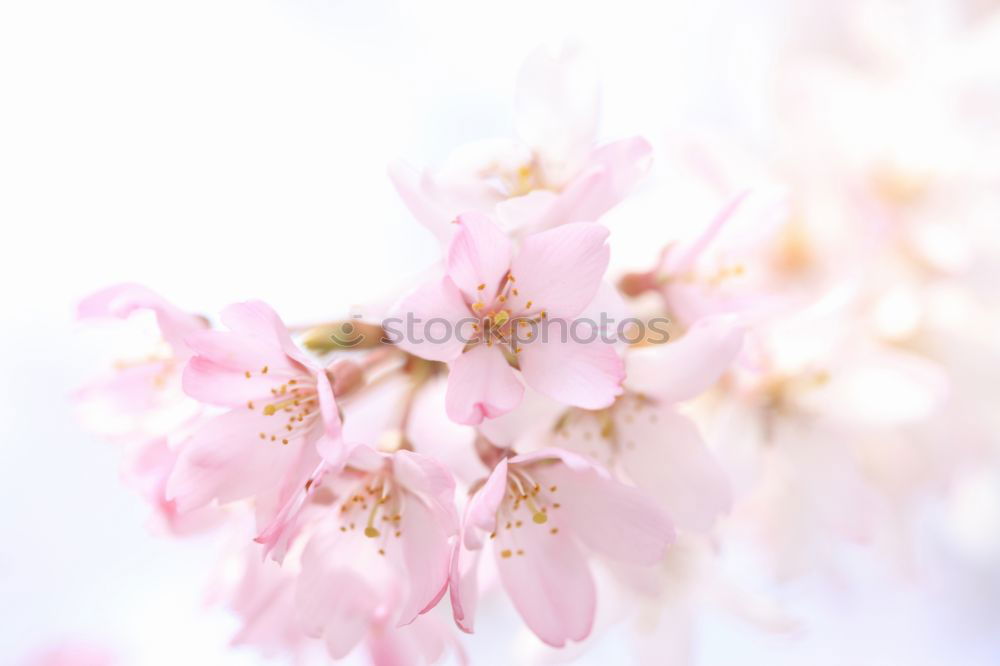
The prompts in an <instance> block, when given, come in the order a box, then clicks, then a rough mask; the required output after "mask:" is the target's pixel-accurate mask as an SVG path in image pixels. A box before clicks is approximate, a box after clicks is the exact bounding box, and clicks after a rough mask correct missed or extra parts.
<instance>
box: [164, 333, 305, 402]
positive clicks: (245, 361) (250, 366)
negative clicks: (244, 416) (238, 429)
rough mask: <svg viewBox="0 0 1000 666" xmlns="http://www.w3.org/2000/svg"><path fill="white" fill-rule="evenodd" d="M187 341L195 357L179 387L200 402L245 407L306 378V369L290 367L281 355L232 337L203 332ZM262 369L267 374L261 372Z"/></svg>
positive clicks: (271, 397)
mask: <svg viewBox="0 0 1000 666" xmlns="http://www.w3.org/2000/svg"><path fill="white" fill-rule="evenodd" d="M187 340H188V342H189V343H190V344H191V346H192V348H193V349H194V350H195V351H196V352H197V354H198V355H197V356H194V357H192V358H191V360H189V361H188V363H187V365H186V366H185V367H184V374H183V378H182V380H181V381H182V386H183V387H184V392H185V393H187V394H188V395H189V396H191V397H192V398H194V399H196V400H199V401H200V402H204V403H208V404H210V405H221V406H225V407H245V406H246V404H247V403H248V402H252V401H258V402H262V401H265V400H268V401H269V400H271V399H273V398H274V395H273V394H272V393H271V390H272V389H275V388H277V387H278V386H280V385H281V384H284V383H285V382H287V381H288V380H289V379H299V378H302V377H304V376H306V374H305V368H303V367H302V366H299V365H298V364H297V363H296V364H295V365H294V366H293V365H291V364H290V363H289V359H288V357H287V356H285V355H284V354H283V353H280V352H276V351H275V350H273V349H267V348H264V347H261V346H260V345H257V344H256V343H255V342H253V341H251V340H248V339H247V338H244V337H242V336H239V335H235V334H233V333H225V332H222V331H203V332H200V333H196V334H194V335H189V336H188V337H187ZM265 367H266V368H267V373H264V372H262V370H263V369H264V368H265ZM247 373H250V377H247Z"/></svg>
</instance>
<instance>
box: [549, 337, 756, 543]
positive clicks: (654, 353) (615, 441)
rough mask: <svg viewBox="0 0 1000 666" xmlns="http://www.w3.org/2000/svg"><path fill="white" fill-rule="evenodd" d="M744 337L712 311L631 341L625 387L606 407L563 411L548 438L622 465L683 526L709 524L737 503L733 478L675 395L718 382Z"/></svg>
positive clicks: (600, 460)
mask: <svg viewBox="0 0 1000 666" xmlns="http://www.w3.org/2000/svg"><path fill="white" fill-rule="evenodd" d="M742 341H743V330H742V329H740V328H739V327H736V326H734V325H732V323H731V322H729V321H728V319H725V318H713V319H711V320H702V322H699V324H696V325H695V326H693V327H692V328H691V330H690V331H688V333H687V334H685V335H684V337H682V338H681V339H680V340H678V341H676V342H672V343H670V344H666V345H652V346H649V347H639V348H635V349H629V350H628V352H627V353H626V355H625V360H626V367H627V368H628V369H629V377H628V379H627V380H626V382H625V388H626V392H625V393H624V394H623V395H622V396H621V397H619V398H618V399H617V400H616V401H615V403H614V404H613V405H612V406H611V407H609V408H607V409H605V410H600V411H586V410H580V409H574V410H570V411H568V412H566V413H564V414H563V415H562V417H561V418H560V419H559V421H558V422H557V424H556V426H555V428H554V429H552V430H550V431H549V432H550V433H551V434H549V435H548V436H547V438H546V442H547V444H548V445H549V446H559V447H561V448H564V449H568V450H572V451H577V452H579V453H582V454H584V455H586V456H588V457H589V458H591V459H593V460H595V461H597V462H598V463H600V464H602V465H603V466H605V467H607V468H608V469H611V470H614V471H616V472H619V473H620V474H621V475H622V476H624V478H626V479H628V480H629V481H631V482H632V483H634V484H635V485H636V486H638V487H639V488H640V489H641V490H642V491H643V492H645V493H646V494H647V495H648V496H649V497H650V498H651V499H653V500H654V501H656V502H657V503H658V504H659V505H660V506H661V507H662V508H663V509H664V510H665V511H666V512H667V514H668V515H669V516H670V518H671V519H672V520H673V522H674V524H675V525H677V526H678V527H679V528H682V529H685V530H691V531H696V532H707V531H709V530H710V529H711V528H712V527H713V525H714V523H715V521H716V519H717V518H718V517H719V516H721V515H723V514H725V513H727V512H728V511H729V509H730V507H731V505H732V494H731V491H730V487H729V480H728V478H727V476H726V473H725V471H724V470H723V469H722V467H721V466H720V465H719V463H718V462H717V461H716V459H715V457H714V456H713V455H712V453H711V452H710V451H709V450H708V448H707V447H706V446H705V443H704V442H703V441H702V438H701V434H700V433H699V431H698V427H697V426H696V425H695V423H694V422H693V421H692V420H691V419H690V418H689V417H687V416H685V415H684V414H682V413H680V412H678V411H677V409H676V406H675V403H676V402H680V401H684V400H687V399H690V398H693V397H695V396H697V395H699V394H700V393H702V392H703V391H705V390H706V389H707V388H708V387H710V386H711V385H712V384H714V383H715V381H716V380H717V379H718V378H719V376H720V375H721V374H722V373H723V372H724V371H725V370H726V369H727V367H728V366H729V365H730V364H731V363H732V361H733V359H734V358H735V357H736V355H737V354H738V353H739V351H740V347H741V346H742Z"/></svg>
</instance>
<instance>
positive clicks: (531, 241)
mask: <svg viewBox="0 0 1000 666" xmlns="http://www.w3.org/2000/svg"><path fill="white" fill-rule="evenodd" d="M607 237H608V230H607V229H605V228H604V227H602V226H600V225H599V224H590V223H585V222H579V223H575V224H564V225H563V226H560V227H556V228H555V229H549V230H548V231H542V232H540V233H537V234H533V235H531V236H528V237H527V238H525V239H524V243H523V244H522V246H521V251H520V252H519V253H518V254H517V256H516V257H514V260H513V261H512V262H511V269H510V271H511V274H512V275H513V276H514V277H515V279H516V280H517V282H516V285H515V286H516V287H517V289H518V294H519V295H518V297H517V298H516V299H511V301H510V303H511V306H512V307H514V308H516V309H522V310H529V308H528V307H527V303H528V301H530V302H531V303H532V305H531V308H530V311H531V312H538V311H540V310H545V311H546V312H547V313H548V316H549V317H550V318H554V319H567V320H569V319H572V318H574V317H576V316H577V315H578V314H579V313H580V312H582V311H583V309H584V308H586V307H587V306H588V305H590V302H591V301H593V300H594V296H595V295H596V294H597V289H598V287H600V285H601V280H602V279H603V278H604V271H605V270H606V269H607V267H608V261H609V259H610V251H609V250H608V246H607V245H606V244H605V241H606V240H607Z"/></svg>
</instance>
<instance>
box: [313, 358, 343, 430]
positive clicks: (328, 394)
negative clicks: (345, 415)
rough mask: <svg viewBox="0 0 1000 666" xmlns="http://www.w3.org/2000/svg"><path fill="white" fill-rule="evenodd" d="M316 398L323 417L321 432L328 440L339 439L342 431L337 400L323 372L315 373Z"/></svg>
mask: <svg viewBox="0 0 1000 666" xmlns="http://www.w3.org/2000/svg"><path fill="white" fill-rule="evenodd" d="M316 396H317V397H318V398H319V410H320V414H321V415H322V417H323V432H324V434H325V435H326V437H327V438H328V439H331V440H336V439H339V436H340V432H341V430H342V427H341V426H342V424H341V422H340V411H339V410H338V409H337V400H336V398H335V397H334V395H333V387H332V386H330V378H329V377H327V375H326V373H325V372H318V373H316Z"/></svg>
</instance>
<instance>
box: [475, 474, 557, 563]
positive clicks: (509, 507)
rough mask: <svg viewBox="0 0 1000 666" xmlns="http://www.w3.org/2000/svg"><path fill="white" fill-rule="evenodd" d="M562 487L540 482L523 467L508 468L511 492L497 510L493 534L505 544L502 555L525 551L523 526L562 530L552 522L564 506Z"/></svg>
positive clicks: (510, 555)
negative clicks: (559, 492)
mask: <svg viewBox="0 0 1000 666" xmlns="http://www.w3.org/2000/svg"><path fill="white" fill-rule="evenodd" d="M558 491H559V488H558V487H556V486H555V485H549V486H544V485H542V484H540V483H538V482H537V481H536V480H535V479H534V478H533V477H532V475H531V473H530V472H528V471H527V470H525V469H523V468H514V467H510V468H508V472H507V493H506V495H505V496H504V499H503V501H502V502H501V503H500V508H499V509H498V510H497V528H496V531H494V532H493V533H492V534H490V538H491V539H499V540H500V544H501V545H502V546H504V547H503V548H502V549H501V551H500V556H501V557H503V558H504V559H506V558H509V557H513V556H515V555H517V556H523V555H524V554H525V549H524V548H523V547H522V545H521V543H520V542H521V538H520V532H521V530H524V529H529V530H538V529H544V530H546V531H547V532H548V533H549V534H550V535H553V536H555V535H556V534H558V533H559V528H558V527H556V526H554V525H552V524H551V522H553V521H555V519H556V517H555V514H554V512H555V511H556V510H558V509H559V508H560V507H561V506H562V505H561V504H560V503H559V502H558V501H556V500H557V499H558V497H557V493H558Z"/></svg>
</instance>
